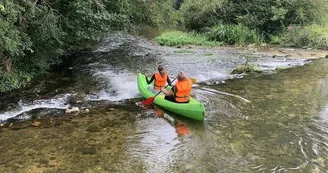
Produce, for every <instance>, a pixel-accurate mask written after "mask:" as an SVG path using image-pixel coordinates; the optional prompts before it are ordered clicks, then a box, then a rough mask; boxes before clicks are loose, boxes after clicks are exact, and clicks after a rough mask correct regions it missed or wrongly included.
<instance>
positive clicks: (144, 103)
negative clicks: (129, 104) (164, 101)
mask: <svg viewBox="0 0 328 173" xmlns="http://www.w3.org/2000/svg"><path fill="white" fill-rule="evenodd" d="M154 100H155V97H150V98H148V99H146V100H145V101H143V102H141V104H142V105H151V104H153V102H154Z"/></svg>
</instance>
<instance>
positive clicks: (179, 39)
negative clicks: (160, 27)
mask: <svg viewBox="0 0 328 173" xmlns="http://www.w3.org/2000/svg"><path fill="white" fill-rule="evenodd" d="M156 41H157V43H158V44H160V45H166V46H184V45H188V44H192V45H200V46H218V45H222V43H221V42H218V41H209V40H208V38H207V36H206V35H204V34H197V33H192V32H190V33H185V32H182V31H167V32H164V33H162V34H161V35H160V36H158V37H156Z"/></svg>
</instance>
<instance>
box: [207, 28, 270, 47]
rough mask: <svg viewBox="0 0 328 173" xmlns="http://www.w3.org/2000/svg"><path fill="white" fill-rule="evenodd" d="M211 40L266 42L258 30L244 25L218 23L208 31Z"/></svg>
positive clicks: (229, 42) (228, 42) (237, 42)
mask: <svg viewBox="0 0 328 173" xmlns="http://www.w3.org/2000/svg"><path fill="white" fill-rule="evenodd" d="M207 35H208V37H209V39H210V40H215V41H220V42H224V43H227V44H243V43H256V44H260V43H263V42H264V38H263V36H262V35H261V34H259V33H258V32H257V31H256V30H251V29H249V28H247V27H245V26H242V25H217V26H215V27H213V28H212V30H211V31H210V32H208V33H207Z"/></svg>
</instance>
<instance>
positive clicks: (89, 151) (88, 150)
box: [76, 146, 97, 155]
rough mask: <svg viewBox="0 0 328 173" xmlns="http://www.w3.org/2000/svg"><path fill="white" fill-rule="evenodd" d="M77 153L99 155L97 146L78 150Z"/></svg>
mask: <svg viewBox="0 0 328 173" xmlns="http://www.w3.org/2000/svg"><path fill="white" fill-rule="evenodd" d="M76 151H77V152H81V153H82V154H91V155H93V154H97V148H96V147H95V146H91V147H82V148H78V149H77V150H76Z"/></svg>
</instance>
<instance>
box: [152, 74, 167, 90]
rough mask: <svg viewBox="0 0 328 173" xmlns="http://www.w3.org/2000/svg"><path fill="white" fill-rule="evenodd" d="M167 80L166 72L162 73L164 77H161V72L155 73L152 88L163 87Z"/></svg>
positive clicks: (158, 88)
mask: <svg viewBox="0 0 328 173" xmlns="http://www.w3.org/2000/svg"><path fill="white" fill-rule="evenodd" d="M166 81H167V74H166V73H165V74H164V77H162V75H161V74H159V73H155V83H154V89H155V90H161V88H163V87H165V84H166Z"/></svg>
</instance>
